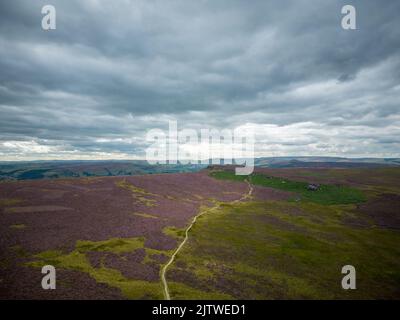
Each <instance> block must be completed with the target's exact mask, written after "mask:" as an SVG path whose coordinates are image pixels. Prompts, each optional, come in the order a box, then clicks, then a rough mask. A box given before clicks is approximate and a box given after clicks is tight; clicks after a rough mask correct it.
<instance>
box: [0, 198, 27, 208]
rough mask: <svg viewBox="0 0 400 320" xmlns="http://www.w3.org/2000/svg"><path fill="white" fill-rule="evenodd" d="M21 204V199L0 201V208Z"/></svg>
mask: <svg viewBox="0 0 400 320" xmlns="http://www.w3.org/2000/svg"><path fill="white" fill-rule="evenodd" d="M21 202H22V200H21V199H8V198H6V199H0V207H6V206H13V205H16V204H19V203H21Z"/></svg>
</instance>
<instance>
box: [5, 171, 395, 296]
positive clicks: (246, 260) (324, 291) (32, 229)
mask: <svg viewBox="0 0 400 320" xmlns="http://www.w3.org/2000/svg"><path fill="white" fill-rule="evenodd" d="M231 169H232V168H227V167H212V168H210V169H208V170H203V171H200V172H191V173H169V174H151V175H141V176H126V177H88V178H71V179H52V180H25V181H12V182H2V183H0V298H2V299H164V298H165V297H166V296H165V290H166V288H165V285H164V284H163V282H162V270H163V268H164V267H165V266H166V265H167V264H168V263H169V262H170V264H169V265H168V268H167V269H166V270H165V279H166V282H167V284H168V290H169V294H170V296H171V298H172V299H347V298H351V299H353V298H355V299H399V298H400V291H399V288H400V249H399V246H398V244H399V243H400V169H399V168H363V169H357V168H351V169H348V168H347V169H332V168H320V169H315V168H314V169H310V168H306V169H299V168H295V169H267V168H257V169H256V171H255V173H254V174H253V175H251V176H250V177H238V176H235V175H234V174H233V171H232V170H231ZM310 183H313V184H317V185H318V186H319V189H318V190H317V191H310V190H308V188H307V186H308V185H309V184H310ZM196 216H198V219H197V221H196V223H194V224H193V226H192V228H191V229H190V232H189V233H188V238H187V241H186V243H185V244H184V246H182V248H181V249H180V251H179V252H177V253H176V255H175V257H173V254H174V252H175V251H176V250H177V248H178V246H179V244H181V243H182V241H183V240H184V237H185V230H186V229H187V228H188V226H189V225H190V223H191V222H192V221H193V219H194V217H196ZM171 257H173V260H172V261H171ZM46 264H51V265H54V266H55V267H56V269H57V289H56V290H43V289H42V288H41V278H42V274H41V270H40V269H41V267H42V266H43V265H46ZM346 264H351V265H354V266H355V267H356V269H357V290H349V291H345V290H343V289H342V288H341V279H342V277H343V275H342V274H341V267H342V266H343V265H346Z"/></svg>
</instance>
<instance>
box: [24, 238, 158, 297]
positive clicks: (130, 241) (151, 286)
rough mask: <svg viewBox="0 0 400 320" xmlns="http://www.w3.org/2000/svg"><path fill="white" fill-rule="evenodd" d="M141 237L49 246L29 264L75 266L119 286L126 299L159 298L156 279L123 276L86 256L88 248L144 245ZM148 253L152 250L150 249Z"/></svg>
mask: <svg viewBox="0 0 400 320" xmlns="http://www.w3.org/2000/svg"><path fill="white" fill-rule="evenodd" d="M143 244H144V239H143V238H112V239H108V240H104V241H87V240H84V241H83V240H80V241H77V242H76V246H75V249H74V250H73V251H71V252H68V253H66V252H63V251H61V250H48V251H44V252H41V253H39V254H36V255H35V256H34V260H33V261H31V262H29V263H27V265H28V266H31V267H37V268H41V267H42V266H43V265H45V264H51V265H54V266H55V267H56V268H63V269H71V270H77V271H80V272H84V273H87V274H89V275H90V276H91V277H92V278H94V279H95V280H96V281H97V282H99V283H104V284H107V285H109V286H110V287H114V288H118V289H120V290H121V293H122V294H123V296H125V297H126V298H128V299H162V298H163V292H162V287H161V284H160V283H159V282H149V281H144V280H139V279H129V278H126V277H124V276H123V275H122V274H121V272H120V271H119V270H116V269H112V268H107V267H105V266H103V265H102V266H101V267H100V268H94V267H93V266H92V265H91V264H90V262H89V260H88V258H87V255H86V254H87V253H88V252H96V251H102V252H113V253H116V254H121V253H124V252H132V251H134V250H137V249H140V248H143ZM150 253H152V254H153V253H154V251H152V250H151V249H150Z"/></svg>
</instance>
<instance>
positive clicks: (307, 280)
mask: <svg viewBox="0 0 400 320" xmlns="http://www.w3.org/2000/svg"><path fill="white" fill-rule="evenodd" d="M213 176H214V177H216V178H219V179H226V178H227V179H232V180H238V181H241V180H242V179H243V177H238V176H234V175H232V174H230V173H229V172H218V173H213ZM251 181H252V182H253V183H255V184H258V185H264V186H269V187H275V188H278V189H282V190H288V191H297V192H298V193H299V194H300V195H301V197H302V201H299V202H293V201H292V202H290V201H279V202H278V201H266V202H248V203H242V204H236V205H225V206H223V207H222V208H221V209H220V210H218V212H213V214H209V215H205V216H203V217H201V218H200V219H199V220H198V223H197V224H196V225H195V226H194V227H193V230H192V233H191V237H189V242H188V245H187V246H186V247H185V248H184V249H183V250H182V252H181V254H180V255H178V257H177V260H176V263H175V264H174V267H173V269H171V273H174V272H175V274H176V276H179V275H180V274H186V276H185V278H184V279H190V280H186V281H183V282H184V284H185V285H190V286H191V287H194V288H201V289H202V290H203V291H209V292H215V291H219V292H224V293H225V294H228V295H230V296H231V297H233V298H245V299H280V298H284V299H299V298H300V299H302V298H305V299H309V298H312V299H347V298H356V299H374V298H379V299H382V298H397V299H398V298H399V297H400V290H399V287H400V248H399V246H398V243H400V242H399V241H400V234H399V233H398V232H396V231H390V230H385V229H381V228H377V227H375V226H374V225H373V223H372V222H371V221H369V220H368V219H367V218H365V217H362V216H360V215H359V214H357V213H356V211H355V205H354V204H352V203H355V202H360V201H364V200H365V198H364V195H363V193H361V192H360V191H359V190H357V189H353V188H347V187H346V188H345V187H343V188H342V189H341V190H337V189H335V187H332V186H329V185H327V186H323V188H322V189H321V191H322V192H321V194H320V195H317V194H316V193H311V192H310V196H307V195H306V192H307V191H304V190H306V189H304V184H303V183H297V182H293V181H288V180H286V182H285V183H281V182H280V181H282V180H281V179H277V178H270V179H268V178H266V177H262V176H261V175H256V176H253V177H252V180H251ZM347 192H349V193H350V194H346V193H347ZM346 221H352V224H349V223H347V222H346ZM346 264H351V265H354V266H355V267H356V270H357V290H348V291H346V290H343V289H342V288H341V279H342V277H343V275H342V274H341V268H342V266H344V265H346ZM171 294H172V296H173V297H174V298H186V296H185V295H184V294H185V293H184V292H183V293H182V292H180V291H179V290H177V291H175V292H174V287H171Z"/></svg>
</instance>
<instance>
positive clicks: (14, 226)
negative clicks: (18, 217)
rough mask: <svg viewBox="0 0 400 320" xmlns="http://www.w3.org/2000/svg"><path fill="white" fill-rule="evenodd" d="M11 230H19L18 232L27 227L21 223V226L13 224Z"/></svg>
mask: <svg viewBox="0 0 400 320" xmlns="http://www.w3.org/2000/svg"><path fill="white" fill-rule="evenodd" d="M10 228H11V229H17V230H19V229H25V228H26V225H25V224H23V223H21V224H12V225H11V226H10Z"/></svg>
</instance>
